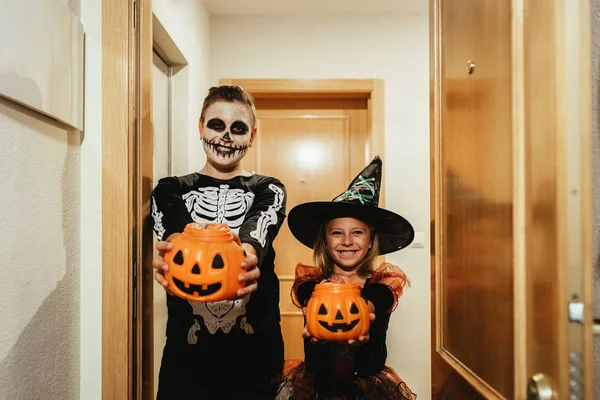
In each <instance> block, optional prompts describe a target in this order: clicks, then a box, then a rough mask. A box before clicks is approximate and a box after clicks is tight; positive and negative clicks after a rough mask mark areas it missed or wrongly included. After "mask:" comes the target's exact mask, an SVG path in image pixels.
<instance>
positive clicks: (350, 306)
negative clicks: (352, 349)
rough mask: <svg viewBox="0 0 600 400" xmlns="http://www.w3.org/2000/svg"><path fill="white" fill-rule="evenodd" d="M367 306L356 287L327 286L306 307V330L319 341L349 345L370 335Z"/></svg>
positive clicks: (346, 284) (322, 284) (314, 295)
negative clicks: (352, 341) (345, 342)
mask: <svg viewBox="0 0 600 400" xmlns="http://www.w3.org/2000/svg"><path fill="white" fill-rule="evenodd" d="M370 324H371V321H370V319H369V307H368V306H367V302H366V301H365V300H364V299H363V298H362V297H360V287H359V286H358V285H355V284H354V283H331V282H324V283H321V284H318V285H316V286H315V290H314V292H313V294H312V296H311V298H310V300H309V301H308V304H307V305H306V329H307V330H308V332H309V333H310V334H311V335H312V336H313V337H314V338H316V339H321V340H329V341H346V340H350V339H355V340H356V339H358V338H359V337H360V336H363V335H366V334H367V332H369V326H370Z"/></svg>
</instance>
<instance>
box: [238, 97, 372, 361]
mask: <svg viewBox="0 0 600 400" xmlns="http://www.w3.org/2000/svg"><path fill="white" fill-rule="evenodd" d="M256 107H257V112H258V132H259V133H258V136H257V139H256V141H255V144H254V146H253V147H252V149H251V151H250V152H249V154H248V155H247V156H246V159H245V160H244V161H245V165H244V167H245V169H247V170H250V171H256V172H257V173H260V174H265V175H271V176H276V177H277V178H279V179H280V180H281V181H282V182H283V183H284V184H285V186H286V189H287V194H288V200H287V209H288V211H289V210H291V209H292V208H293V207H294V206H295V205H297V204H299V203H304V202H307V201H313V200H330V199H333V198H334V197H335V196H337V195H338V194H339V193H342V192H343V191H344V190H345V189H346V187H347V185H348V183H349V182H350V180H351V178H352V177H353V176H354V175H355V174H356V173H358V172H359V171H360V170H361V169H362V168H363V167H364V165H365V162H366V158H365V156H366V152H365V148H366V145H367V141H368V121H367V119H368V118H367V100H366V99H306V98H305V99H293V98H291V99H290V98H287V99H281V98H280V99H258V100H257V101H256ZM274 248H275V252H276V254H277V257H276V260H275V270H276V272H277V275H278V276H279V280H280V289H281V301H280V308H281V315H282V322H281V326H282V330H283V337H284V343H285V358H286V359H303V358H304V350H303V345H302V337H301V334H302V328H303V324H304V320H303V317H302V312H301V311H300V310H298V309H297V308H296V307H295V306H294V305H293V304H292V302H291V298H290V289H291V285H292V282H293V280H294V269H295V266H296V264H297V263H298V262H302V263H305V264H309V265H312V252H311V250H310V249H308V248H306V247H304V246H303V245H301V244H300V243H299V242H298V241H297V240H296V239H294V237H293V236H292V234H291V232H290V230H289V228H288V226H287V222H286V223H284V225H283V226H282V228H281V231H280V233H279V235H278V237H277V239H276V240H275V243H274Z"/></svg>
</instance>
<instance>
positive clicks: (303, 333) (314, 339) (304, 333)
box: [302, 281, 327, 344]
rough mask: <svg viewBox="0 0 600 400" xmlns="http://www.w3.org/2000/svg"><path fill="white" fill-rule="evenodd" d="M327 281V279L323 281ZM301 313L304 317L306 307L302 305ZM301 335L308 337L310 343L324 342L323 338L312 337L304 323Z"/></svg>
mask: <svg viewBox="0 0 600 400" xmlns="http://www.w3.org/2000/svg"><path fill="white" fill-rule="evenodd" d="M325 282H327V281H325ZM302 314H304V316H305V317H306V307H302ZM302 337H303V338H304V339H309V338H310V343H312V344H322V343H325V341H323V340H319V339H317V338H315V337H313V336H312V335H311V334H310V332H309V331H308V329H306V324H305V325H304V330H303V331H302Z"/></svg>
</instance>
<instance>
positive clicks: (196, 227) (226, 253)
mask: <svg viewBox="0 0 600 400" xmlns="http://www.w3.org/2000/svg"><path fill="white" fill-rule="evenodd" d="M171 243H172V244H173V247H172V249H171V250H169V251H168V252H166V253H165V256H164V259H165V262H166V263H167V264H168V265H169V270H168V271H166V272H165V278H166V279H167V281H168V282H169V289H170V290H171V292H172V293H173V294H174V295H176V296H178V297H181V298H183V299H187V300H192V301H210V302H213V301H221V300H231V299H232V298H234V297H236V296H237V291H238V290H239V289H241V288H243V287H244V286H245V283H242V282H239V281H238V277H239V275H240V274H241V273H243V272H244V270H243V269H242V268H241V266H240V264H241V263H242V261H244V260H245V259H246V256H245V254H244V250H243V249H242V248H241V247H240V246H239V245H238V244H237V243H236V242H235V241H234V240H233V235H232V233H231V231H230V230H229V227H228V226H227V225H225V224H198V223H191V224H188V225H187V226H186V227H185V230H184V231H183V233H182V234H181V235H180V236H177V237H176V238H175V239H173V241H172V242H171Z"/></svg>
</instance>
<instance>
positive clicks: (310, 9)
mask: <svg viewBox="0 0 600 400" xmlns="http://www.w3.org/2000/svg"><path fill="white" fill-rule="evenodd" d="M204 4H205V5H206V8H207V9H208V11H209V13H210V14H211V15H248V16H258V15H287V16H325V15H328V16H333V15H346V16H347V15H356V16H359V15H391V14H394V15H399V14H427V13H428V12H429V1H427V0H204Z"/></svg>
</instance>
